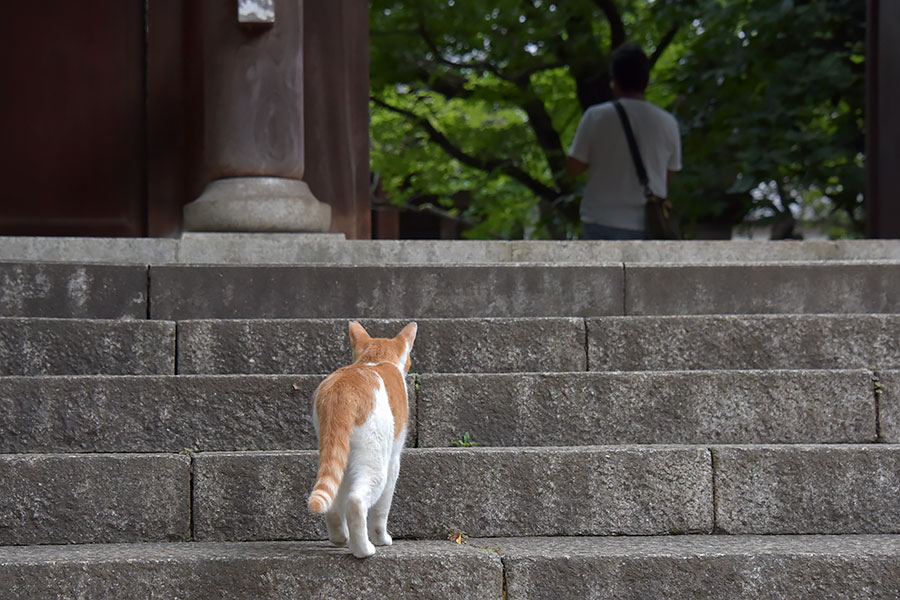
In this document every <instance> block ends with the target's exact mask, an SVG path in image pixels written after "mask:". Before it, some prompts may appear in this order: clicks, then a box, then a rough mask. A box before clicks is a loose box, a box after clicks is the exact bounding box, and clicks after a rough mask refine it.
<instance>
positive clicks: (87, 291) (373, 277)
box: [0, 261, 900, 320]
mask: <svg viewBox="0 0 900 600" xmlns="http://www.w3.org/2000/svg"><path fill="white" fill-rule="evenodd" d="M0 281H2V282H3V284H4V286H5V287H4V288H3V291H2V293H0V316H22V317H27V316H31V317H80V318H138V319H140V318H144V317H146V316H148V315H149V316H150V317H152V318H153V319H161V320H183V319H206V318H225V319H235V318H443V317H554V316H556V317H559V316H574V317H598V316H614V315H668V314H688V315H689V314H794V313H857V314H860V313H900V261H881V262H859V261H857V262H822V261H819V262H789V263H735V264H702V265H683V264H662V265H651V264H628V263H605V264H588V265H584V264H533V263H528V264H526V263H507V264H493V265H444V264H435V265H395V266H385V265H363V266H349V265H343V266H342V265H306V266H296V265H295V266H259V265H255V266H221V265H212V266H210V265H207V266H187V265H176V266H152V267H150V268H149V271H148V270H147V268H146V267H140V266H110V265H94V264H92V265H76V264H62V263H60V264H55V263H0ZM148 284H149V291H148Z"/></svg>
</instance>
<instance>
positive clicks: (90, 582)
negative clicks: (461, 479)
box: [0, 535, 900, 600]
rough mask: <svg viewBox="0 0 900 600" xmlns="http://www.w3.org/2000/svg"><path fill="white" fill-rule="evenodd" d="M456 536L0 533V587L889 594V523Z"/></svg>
mask: <svg viewBox="0 0 900 600" xmlns="http://www.w3.org/2000/svg"><path fill="white" fill-rule="evenodd" d="M458 541H459V542H461V543H454V542H453V541H449V540H448V541H398V542H397V543H395V544H394V545H393V546H391V547H382V548H379V549H378V551H377V553H376V554H375V556H373V557H371V558H369V559H366V560H365V561H359V560H356V559H353V558H352V557H350V556H349V554H348V553H347V550H346V549H340V548H332V547H330V545H329V544H327V543H326V542H222V543H204V542H184V543H155V544H111V545H100V544H97V545H70V546H37V547H35V546H32V547H0V587H2V588H3V589H5V590H7V592H8V593H10V594H11V597H16V598H20V599H23V600H28V599H30V598H46V597H53V596H56V595H65V594H67V593H68V594H72V593H73V592H74V590H75V589H78V590H79V591H81V592H86V593H87V595H88V596H90V597H101V596H103V597H138V596H140V595H142V594H146V593H147V592H149V591H151V590H152V591H153V592H154V593H156V594H161V595H168V596H172V597H175V596H182V597H190V594H191V593H192V592H193V593H199V592H200V591H203V592H204V594H203V597H213V595H215V592H218V593H226V592H227V595H228V597H230V598H252V597H259V596H260V595H266V594H269V595H267V596H266V597H279V598H281V597H296V598H303V597H313V596H314V595H315V594H316V593H318V592H319V591H321V586H329V588H330V589H331V590H332V593H333V594H335V593H336V594H337V595H338V596H340V595H341V593H343V594H357V595H364V592H365V591H368V590H372V591H377V592H379V593H381V594H385V595H387V596H389V597H395V598H416V597H420V596H421V594H422V593H423V592H425V591H426V590H427V596H428V597H431V598H458V597H467V598H474V599H480V598H492V599H495V598H498V597H501V596H503V597H505V598H506V599H507V600H518V599H523V598H532V597H542V598H549V597H556V598H565V597H572V598H574V597H588V594H587V593H586V592H589V591H590V590H594V591H596V590H597V589H603V590H606V591H607V592H608V594H609V597H626V596H627V595H626V596H619V595H615V594H616V593H617V592H623V591H628V592H631V594H632V595H631V596H627V597H634V595H633V594H638V596H639V597H642V598H648V599H653V598H669V597H692V598H721V597H729V598H735V599H736V600H737V599H742V598H747V599H749V598H774V597H777V596H775V595H774V594H775V593H776V591H777V590H779V589H780V590H781V591H782V592H783V591H785V590H790V591H791V593H793V594H794V595H795V596H796V597H816V598H820V599H823V600H827V599H831V598H863V597H865V598H891V597H895V596H892V595H891V594H893V593H896V590H897V589H900V535H837V536H819V535H816V536H718V535H688V536H661V537H639V538H624V537H620V538H566V537H559V538H546V537H538V538H527V537H523V538H478V539H465V538H462V537H460V538H458ZM398 569H402V570H403V572H404V576H403V577H399V578H398V577H397V572H398ZM686 574H694V575H695V576H689V577H685V575H686ZM336 575H339V576H337V577H336ZM573 575H575V576H573ZM273 582H274V583H273ZM160 586H162V587H160ZM185 594H187V596H185ZM461 594H463V595H461ZM160 597H162V596H160ZM347 597H349V596H347ZM357 597H359V596H357ZM591 597H593V596H591Z"/></svg>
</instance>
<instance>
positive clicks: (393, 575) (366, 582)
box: [0, 541, 503, 600]
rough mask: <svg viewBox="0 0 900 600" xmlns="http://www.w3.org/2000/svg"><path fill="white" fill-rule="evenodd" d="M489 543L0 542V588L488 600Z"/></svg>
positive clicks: (281, 599) (496, 589) (18, 594)
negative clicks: (357, 549)
mask: <svg viewBox="0 0 900 600" xmlns="http://www.w3.org/2000/svg"><path fill="white" fill-rule="evenodd" d="M502 587H503V567H502V565H501V563H500V558H499V557H498V556H497V555H496V554H495V553H493V552H486V551H484V550H481V549H478V548H473V547H470V546H461V545H457V544H453V543H451V542H447V541H440V542H426V541H417V542H412V541H411V542H405V541H400V542H395V543H394V545H393V546H390V547H382V548H379V549H378V552H377V554H375V556H372V557H370V558H367V559H366V560H358V559H355V558H353V557H352V556H351V555H350V554H349V552H348V551H347V550H346V549H342V548H333V547H330V546H329V545H327V544H326V543H323V542H305V543H285V542H267V543H245V544H204V543H180V544H171V543H169V544H130V545H124V544H113V545H90V546H44V547H31V548H0V589H2V590H3V591H4V596H6V597H8V598H16V599H17V600H46V599H47V598H92V599H98V598H149V599H154V600H168V599H172V598H190V599H192V600H206V599H209V600H213V599H220V598H229V599H232V600H257V599H260V598H265V599H267V600H303V599H307V598H308V599H324V598H397V599H409V600H419V599H435V600H457V599H459V598H466V599H469V598H471V599H473V600H482V599H483V600H495V599H496V598H500V597H501V595H502Z"/></svg>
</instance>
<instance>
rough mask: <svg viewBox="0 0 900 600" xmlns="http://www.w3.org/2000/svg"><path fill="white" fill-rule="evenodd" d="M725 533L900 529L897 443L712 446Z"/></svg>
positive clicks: (719, 515)
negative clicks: (892, 444)
mask: <svg viewBox="0 0 900 600" xmlns="http://www.w3.org/2000/svg"><path fill="white" fill-rule="evenodd" d="M712 452H713V460H714V467H713V468H714V471H715V476H716V484H715V487H716V528H717V529H721V530H722V531H723V532H725V533H735V534H740V533H765V534H815V533H823V534H843V533H896V532H898V531H900V494H898V493H897V490H898V489H900V446H891V445H864V446H849V445H846V446H845V445H836V446H735V447H729V446H723V447H716V448H713V450H712Z"/></svg>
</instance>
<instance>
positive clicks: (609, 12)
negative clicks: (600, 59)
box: [594, 0, 626, 49]
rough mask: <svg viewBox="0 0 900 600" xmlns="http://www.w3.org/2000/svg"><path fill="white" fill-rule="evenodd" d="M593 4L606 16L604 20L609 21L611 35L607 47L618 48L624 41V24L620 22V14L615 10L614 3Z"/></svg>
mask: <svg viewBox="0 0 900 600" xmlns="http://www.w3.org/2000/svg"><path fill="white" fill-rule="evenodd" d="M594 4H596V5H597V7H598V8H599V9H600V10H602V11H603V14H604V15H606V20H607V21H609V28H610V33H611V37H610V45H609V47H610V48H612V49H615V48H618V47H619V46H621V45H622V44H623V43H624V42H625V39H626V35H625V23H624V22H623V21H622V14H621V13H620V12H619V9H618V8H616V3H615V2H614V1H613V0H594Z"/></svg>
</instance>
